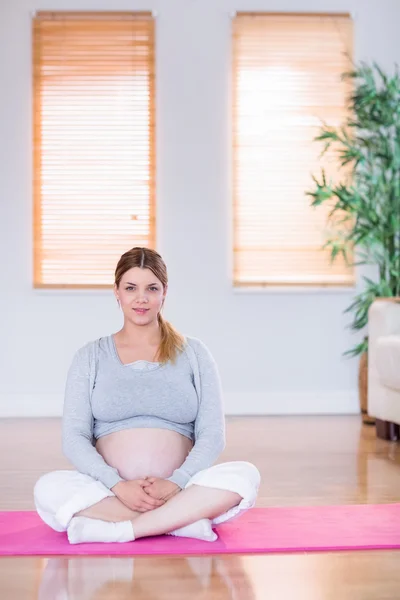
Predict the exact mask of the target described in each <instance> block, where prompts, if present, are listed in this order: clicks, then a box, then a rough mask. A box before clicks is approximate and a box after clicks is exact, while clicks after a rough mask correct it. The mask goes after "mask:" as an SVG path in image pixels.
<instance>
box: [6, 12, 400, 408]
mask: <svg viewBox="0 0 400 600" xmlns="http://www.w3.org/2000/svg"><path fill="white" fill-rule="evenodd" d="M399 5H400V3H398V2H397V1H396V0H379V1H378V0H370V1H369V2H368V3H367V2H366V1H365V0H347V1H344V0H336V1H335V0H331V1H321V0H285V1H283V0H258V1H257V0H253V1H246V0H242V1H238V0H237V1H234V0H152V1H150V0H141V2H139V1H137V0H129V1H128V0H83V1H82V0H42V2H41V3H40V4H39V5H38V4H36V3H35V1H34V0H2V2H1V8H0V57H1V58H0V81H1V94H0V131H1V144H0V169H1V173H0V190H1V192H0V198H1V200H0V252H1V254H0V256H1V260H0V277H1V283H0V315H1V316H0V328H1V342H2V343H1V345H0V416H20V415H21V416H22V415H23V416H30V415H32V416H35V415H36V416H41V415H59V414H60V413H61V407H62V398H63V389H64V383H65V375H66V370H67V368H68V366H69V363H70V360H71V358H72V354H73V352H75V350H76V349H77V348H78V347H80V346H81V345H83V344H84V343H85V342H87V341H89V340H92V339H95V338H97V337H100V336H101V335H107V334H109V333H112V332H115V331H117V330H118V329H119V328H120V326H121V320H120V314H119V311H118V309H117V305H116V302H115V300H114V297H113V295H112V291H93V292H89V291H88V292H86V291H83V292H71V291H65V292H62V291H48V290H43V291H39V290H33V289H32V276H31V273H32V225H31V222H32V191H31V190H32V188H31V171H32V162H31V125H32V116H31V105H32V102H31V37H30V35H31V33H30V32H31V29H30V27H31V22H30V19H31V14H32V12H33V11H34V10H37V9H40V10H47V9H54V10H63V9H70V10H74V9H78V10H84V9H86V10H98V9H100V10H101V9H104V10H119V9H121V10H134V9H145V10H147V9H153V10H156V11H157V151H158V175H157V177H158V182H157V185H158V215H157V216H158V241H159V243H158V246H157V249H158V250H159V251H160V252H161V254H162V255H163V257H164V259H165V260H166V262H167V265H168V269H169V276H170V291H169V297H168V299H167V303H166V311H165V315H166V317H167V318H168V319H170V320H171V321H172V323H174V325H175V326H176V327H177V328H178V329H179V330H180V331H182V332H183V333H186V334H188V335H192V336H196V337H199V338H201V339H202V340H203V341H204V342H205V343H206V344H207V345H208V346H209V348H210V349H211V351H212V352H213V354H214V356H215V358H216V359H217V361H218V364H219V368H220V372H221V377H222V381H223V387H224V392H225V405H226V412H227V413H228V414H235V413H236V414H246V413H253V414H257V413H260V414H276V413H282V414H285V413H297V414H298V413H335V412H338V413H351V412H357V410H358V405H357V361H356V360H352V361H349V360H345V359H342V358H341V354H342V352H343V351H344V350H345V349H347V348H348V347H349V346H350V345H351V344H352V343H353V342H354V341H355V339H354V338H353V337H352V336H351V334H350V333H349V332H348V331H346V330H345V324H346V322H348V319H346V318H345V317H344V316H343V314H342V311H343V309H344V308H345V307H346V306H347V305H348V304H349V302H350V300H351V298H352V296H353V293H352V292H351V291H336V292H335V291H319V292H318V291H317V292H315V291H314V292H311V291H298V292H294V291H280V292H259V293H257V292H254V291H247V292H246V291H245V292H243V291H242V292H240V293H239V292H234V291H233V290H232V288H231V284H230V268H231V257H230V248H231V228H230V227H231V226H230V223H231V206H230V153H229V136H230V117H229V109H230V91H229V85H230V81H229V76H230V15H231V13H232V11H235V10H266V11H274V10H275V11H283V10H287V11H296V12H300V11H316V12H321V11H328V12H332V11H338V12H344V11H351V12H353V14H354V18H355V49H356V56H357V58H363V59H370V58H375V59H376V60H377V61H379V62H380V63H381V64H382V65H383V66H390V65H392V63H393V62H394V61H395V60H396V59H397V58H398V46H399V44H398V41H397V37H398V36H397V28H398V25H397V24H398V22H399V16H400V6H399ZM189 247H190V250H189Z"/></svg>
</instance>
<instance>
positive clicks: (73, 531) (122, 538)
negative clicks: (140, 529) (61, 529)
mask: <svg viewBox="0 0 400 600" xmlns="http://www.w3.org/2000/svg"><path fill="white" fill-rule="evenodd" d="M67 535H68V540H69V543H70V544H83V543H85V542H132V541H133V540H134V539H135V535H134V533H133V527H132V523H131V521H120V522H119V523H112V522H109V521H100V519H90V518H88V517H73V519H71V521H70V524H69V526H68V529H67Z"/></svg>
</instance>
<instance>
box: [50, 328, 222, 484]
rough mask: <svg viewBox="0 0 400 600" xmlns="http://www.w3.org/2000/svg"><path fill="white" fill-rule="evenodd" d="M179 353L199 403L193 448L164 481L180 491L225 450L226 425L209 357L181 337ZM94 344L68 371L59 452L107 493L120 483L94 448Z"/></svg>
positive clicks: (193, 340) (198, 343)
mask: <svg viewBox="0 0 400 600" xmlns="http://www.w3.org/2000/svg"><path fill="white" fill-rule="evenodd" d="M184 351H185V352H186V355H187V357H188V360H189V363H190V365H191V368H192V370H193V379H194V387H195V390H196V394H197V399H198V413H197V417H196V419H195V421H194V446H193V448H192V449H191V451H190V452H189V454H188V456H187V458H186V460H185V461H184V463H183V464H182V465H181V467H180V468H178V469H176V470H175V471H174V472H173V474H172V475H171V477H169V478H168V479H169V480H170V481H173V482H174V483H176V484H177V485H178V486H180V487H181V488H184V487H185V485H186V483H187V482H188V481H189V479H190V478H191V477H193V475H195V473H197V472H198V471H200V470H202V469H205V468H208V467H210V466H211V465H212V464H213V463H214V461H215V460H216V459H217V458H218V456H219V454H220V453H221V452H222V450H223V449H224V447H225V419H224V413H223V403H222V389H221V382H220V378H219V374H218V369H217V366H216V363H215V360H214V358H213V357H212V355H211V353H210V351H209V350H208V348H207V347H206V346H205V344H204V343H203V342H201V341H200V340H199V339H197V338H193V337H189V336H186V342H185V345H184ZM98 355H99V340H94V341H92V342H88V343H87V344H86V345H85V346H83V347H82V348H80V349H79V350H78V351H77V352H76V353H75V355H74V358H73V361H72V364H71V366H70V369H69V371H68V377H67V383H66V389H65V399H64V411H63V422H62V439H63V451H64V454H65V455H66V457H67V458H68V459H69V460H70V461H71V462H72V464H73V465H74V466H75V467H76V468H77V469H78V470H79V471H80V472H81V473H85V474H87V475H90V476H91V477H93V478H94V479H97V480H99V481H101V482H102V483H103V484H104V485H105V486H106V487H108V488H109V489H111V488H112V487H113V486H114V485H116V483H118V482H119V481H123V478H122V477H121V476H120V474H119V473H118V471H117V469H115V468H114V467H111V466H110V465H108V464H107V463H106V462H105V460H104V459H103V457H102V456H101V455H100V454H99V453H98V452H97V450H96V448H95V447H94V444H95V440H94V437H93V422H94V417H93V413H92V408H91V397H92V392H93V388H94V384H95V381H96V374H97V364H98Z"/></svg>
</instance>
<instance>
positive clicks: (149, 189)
mask: <svg viewBox="0 0 400 600" xmlns="http://www.w3.org/2000/svg"><path fill="white" fill-rule="evenodd" d="M33 89H34V94H33V98H34V110H33V121H34V143H33V147H34V157H33V161H34V180H33V188H34V190H33V191H34V214H33V221H34V227H33V238H34V259H33V264H34V287H36V288H102V287H105V288H108V287H110V286H112V284H113V282H114V278H113V277H114V269H115V265H116V263H117V261H118V259H119V257H120V255H121V254H122V253H123V252H125V251H126V250H127V249H129V248H131V247H133V246H136V245H139V246H149V247H155V136H154V134H155V106H154V102H155V101H154V96H155V94H154V21H153V18H152V16H151V14H150V13H130V12H129V13H124V12H121V13H107V12H102V13H100V12H99V13H85V12H79V13H73V12H55V13H53V12H51V13H50V12H39V13H37V15H36V16H35V18H34V20H33Z"/></svg>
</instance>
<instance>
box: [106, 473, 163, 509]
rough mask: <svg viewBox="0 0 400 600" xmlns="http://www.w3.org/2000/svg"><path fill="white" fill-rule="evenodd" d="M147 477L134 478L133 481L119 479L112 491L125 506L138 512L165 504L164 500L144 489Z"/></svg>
mask: <svg viewBox="0 0 400 600" xmlns="http://www.w3.org/2000/svg"><path fill="white" fill-rule="evenodd" d="M146 484H147V480H146V479H134V480H132V481H119V482H118V483H117V484H116V485H114V487H112V488H111V491H112V492H113V493H114V494H115V495H116V497H117V498H118V500H121V502H122V503H123V504H125V506H127V507H128V508H130V509H131V510H135V511H137V512H147V511H148V510H154V509H155V508H158V507H159V506H162V505H163V504H164V500H162V499H158V498H155V497H152V496H151V495H150V494H148V493H147V492H146V491H145V490H144V486H145V485H146Z"/></svg>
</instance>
